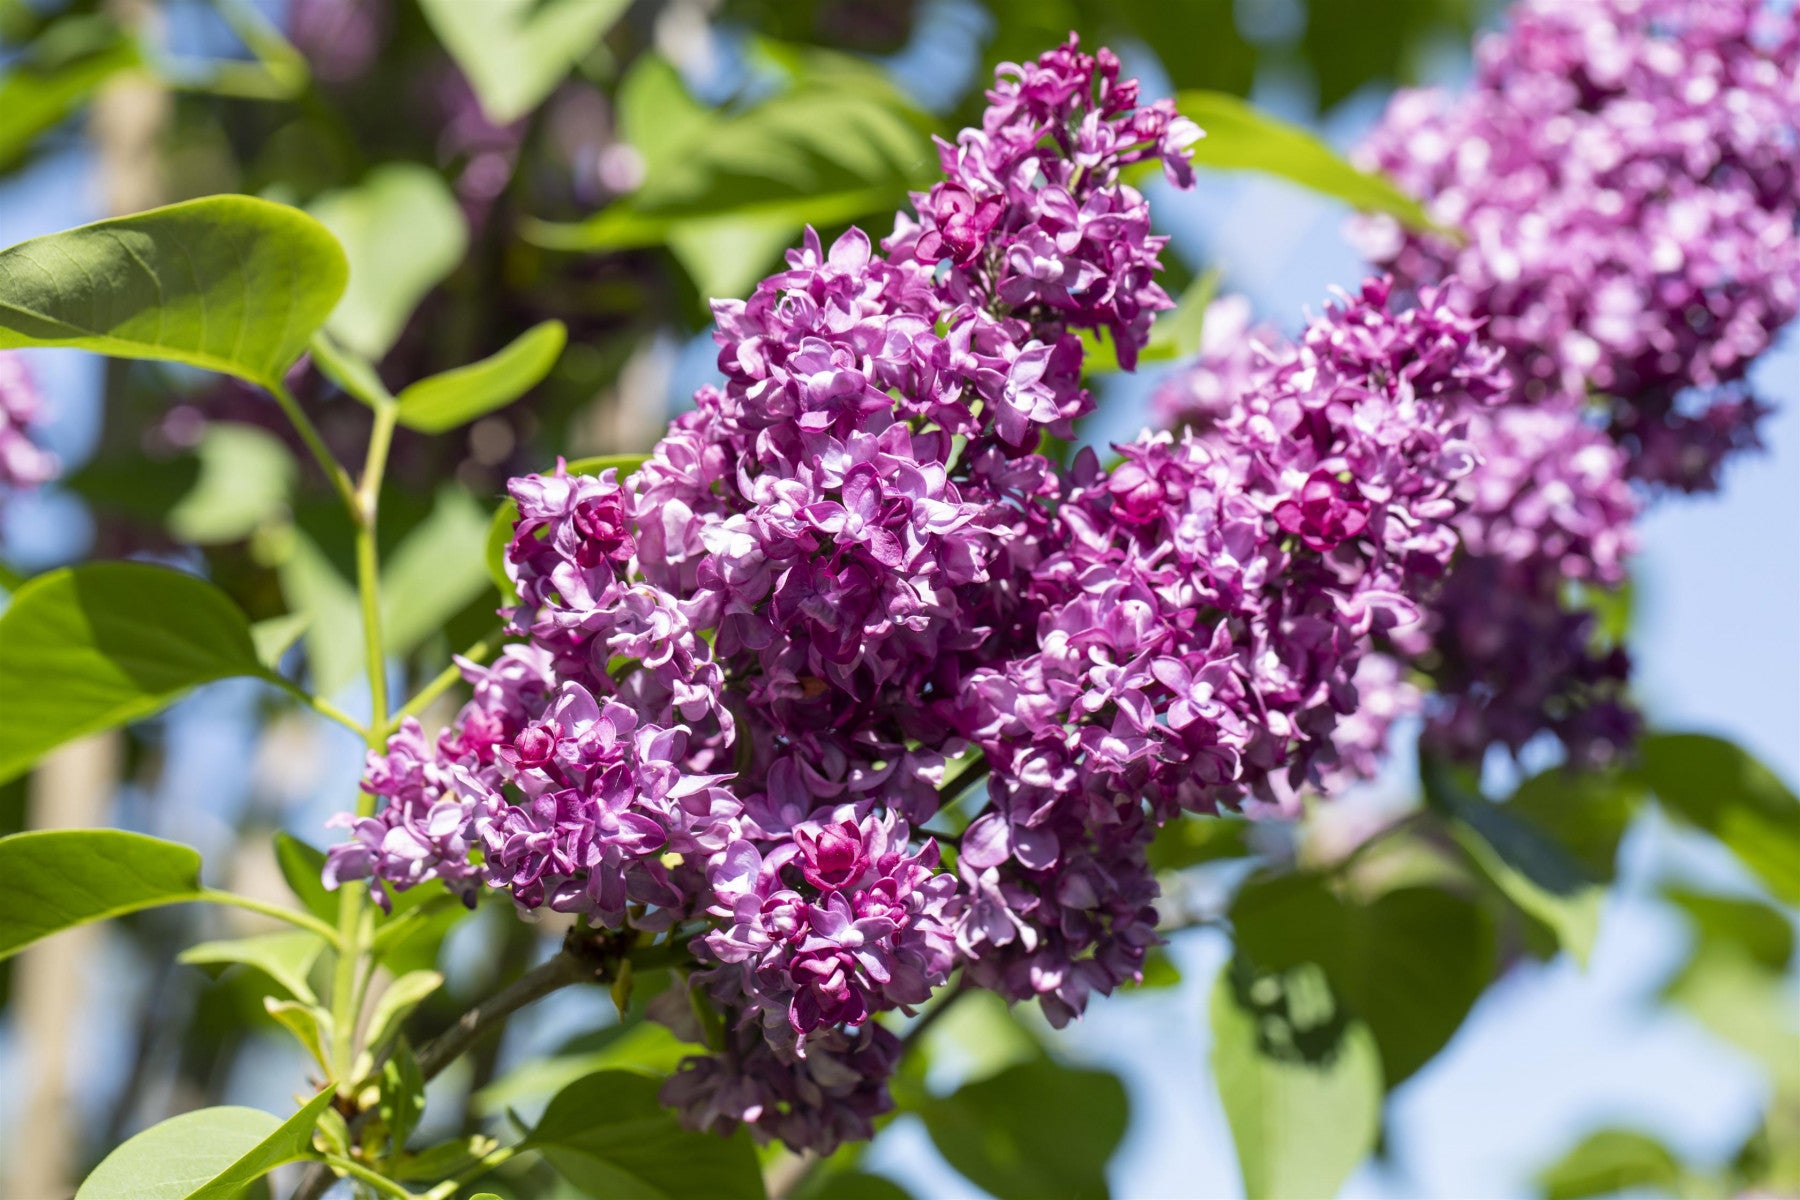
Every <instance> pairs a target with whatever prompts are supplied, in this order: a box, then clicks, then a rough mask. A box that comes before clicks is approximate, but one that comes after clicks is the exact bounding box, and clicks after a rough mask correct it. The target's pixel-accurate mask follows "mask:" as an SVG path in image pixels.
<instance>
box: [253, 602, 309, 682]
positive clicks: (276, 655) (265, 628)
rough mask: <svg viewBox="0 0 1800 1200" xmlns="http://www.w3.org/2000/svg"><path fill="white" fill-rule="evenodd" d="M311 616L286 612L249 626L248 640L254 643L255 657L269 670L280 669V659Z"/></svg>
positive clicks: (304, 628) (297, 639)
mask: <svg viewBox="0 0 1800 1200" xmlns="http://www.w3.org/2000/svg"><path fill="white" fill-rule="evenodd" d="M311 621H312V618H311V617H309V616H307V615H306V614H305V613H288V614H286V615H285V616H280V617H270V618H268V619H267V620H263V621H258V622H257V623H256V624H254V625H252V626H251V627H250V640H251V641H252V642H253V643H255V645H256V657H258V658H260V659H261V660H262V664H263V666H265V667H267V668H269V670H271V671H278V670H280V669H281V660H282V658H284V657H285V656H286V655H287V652H288V650H289V649H290V648H291V647H292V646H293V644H294V643H295V642H297V641H299V640H300V635H301V634H303V633H305V632H306V627H307V625H308V624H310V623H311Z"/></svg>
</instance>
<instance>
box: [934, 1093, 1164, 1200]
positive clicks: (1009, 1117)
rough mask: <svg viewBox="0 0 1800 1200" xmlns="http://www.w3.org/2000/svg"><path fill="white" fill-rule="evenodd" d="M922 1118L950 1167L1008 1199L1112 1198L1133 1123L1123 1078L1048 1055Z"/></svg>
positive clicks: (945, 1100) (937, 1103) (938, 1102)
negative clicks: (1115, 1162)
mask: <svg viewBox="0 0 1800 1200" xmlns="http://www.w3.org/2000/svg"><path fill="white" fill-rule="evenodd" d="M922 1115H923V1116H924V1118H925V1128H926V1129H928V1130H930V1131H931V1140H932V1141H933V1142H934V1143H936V1145H937V1148H938V1149H939V1150H940V1151H941V1152H942V1153H943V1155H944V1158H945V1159H946V1160H947V1161H948V1162H949V1163H950V1165H951V1166H953V1167H955V1168H956V1169H957V1170H958V1171H960V1172H962V1173H963V1174H964V1175H966V1176H968V1178H969V1179H970V1180H972V1181H973V1182H975V1183H976V1184H979V1185H980V1187H981V1188H982V1190H983V1191H986V1192H988V1193H990V1194H991V1195H994V1196H997V1197H999V1198H1000V1200H1029V1198H1030V1197H1037V1196H1069V1197H1104V1196H1106V1195H1107V1186H1106V1164H1107V1162H1108V1160H1110V1159H1111V1158H1112V1155H1113V1152H1114V1151H1115V1150H1117V1149H1118V1147H1119V1143H1120V1142H1121V1141H1122V1140H1123V1139H1124V1137H1125V1129H1126V1127H1127V1125H1128V1124H1129V1123H1130V1108H1129V1105H1128V1103H1127V1101H1126V1096H1125V1085H1124V1084H1122V1083H1120V1082H1119V1078H1118V1076H1116V1075H1114V1074H1112V1073H1111V1072H1110V1071H1094V1070H1085V1069H1079V1068H1075V1067H1065V1066H1062V1065H1061V1064H1060V1063H1056V1062H1053V1061H1051V1060H1050V1059H1048V1058H1034V1059H1032V1060H1030V1061H1027V1062H1023V1063H1020V1064H1018V1065H1017V1066H1013V1067H1008V1068H1007V1069H1006V1070H1004V1071H1001V1072H999V1073H998V1074H996V1075H991V1076H989V1077H988V1078H986V1079H980V1080H977V1081H975V1082H974V1083H970V1084H965V1085H964V1086H963V1087H961V1088H959V1089H957V1091H955V1092H954V1093H952V1094H951V1095H949V1096H944V1097H941V1098H938V1099H935V1100H932V1101H931V1102H930V1103H929V1104H927V1105H926V1107H925V1109H924V1112H923V1113H922Z"/></svg>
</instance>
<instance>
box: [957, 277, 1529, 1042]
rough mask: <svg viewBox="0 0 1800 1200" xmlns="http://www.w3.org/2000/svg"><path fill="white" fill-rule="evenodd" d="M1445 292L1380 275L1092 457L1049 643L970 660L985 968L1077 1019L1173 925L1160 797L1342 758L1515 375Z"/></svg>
mask: <svg viewBox="0 0 1800 1200" xmlns="http://www.w3.org/2000/svg"><path fill="white" fill-rule="evenodd" d="M1424 300H1425V303H1424V305H1422V306H1421V307H1419V308H1414V309H1410V310H1407V311H1405V312H1395V311H1393V309H1392V308H1391V307H1390V305H1389V301H1388V288H1387V285H1386V284H1385V283H1384V282H1381V281H1370V282H1369V283H1367V284H1365V285H1364V287H1363V290H1362V292H1361V293H1360V294H1359V295H1357V296H1355V297H1351V298H1349V299H1347V300H1346V301H1345V302H1344V303H1343V304H1341V305H1334V306H1331V307H1330V308H1328V309H1327V311H1326V314H1325V315H1324V316H1323V317H1321V318H1320V319H1319V320H1317V321H1315V322H1314V323H1313V324H1312V326H1311V327H1310V328H1309V329H1308V330H1307V331H1306V334H1305V336H1304V337H1303V338H1302V340H1301V341H1300V343H1299V344H1298V345H1296V346H1292V347H1288V348H1286V349H1284V350H1280V351H1278V352H1276V353H1275V354H1274V356H1273V357H1272V359H1271V363H1270V366H1269V368H1268V369H1267V370H1266V371H1265V372H1264V373H1263V375H1262V376H1261V377H1260V379H1259V381H1258V386H1257V387H1256V388H1254V389H1253V390H1252V391H1250V392H1249V393H1248V394H1246V395H1244V396H1241V397H1239V401H1238V404H1237V406H1236V407H1235V409H1234V410H1233V411H1232V412H1231V413H1230V415H1229V416H1227V417H1225V418H1224V419H1222V420H1221V421H1220V422H1219V423H1218V424H1217V425H1216V426H1215V427H1214V428H1213V429H1212V431H1211V432H1210V433H1208V434H1206V435H1199V434H1194V433H1191V432H1190V433H1188V434H1186V435H1184V436H1183V437H1182V438H1181V439H1180V440H1175V439H1173V438H1171V437H1170V436H1169V435H1167V434H1162V435H1157V436H1154V437H1146V438H1144V439H1142V440H1140V441H1138V442H1137V443H1134V444H1132V445H1128V446H1121V447H1118V451H1119V453H1120V454H1122V455H1123V461H1122V462H1121V463H1120V464H1119V465H1118V466H1117V467H1115V468H1113V469H1112V470H1111V471H1109V472H1103V471H1101V470H1100V468H1099V466H1098V463H1097V462H1096V461H1095V460H1094V459H1093V457H1092V455H1091V454H1088V455H1085V456H1084V457H1083V458H1082V459H1081V460H1079V461H1078V462H1077V464H1076V467H1075V470H1074V471H1073V473H1072V477H1071V479H1070V490H1069V492H1068V494H1067V496H1066V498H1065V499H1064V501H1063V503H1062V504H1061V506H1060V508H1059V510H1058V512H1057V515H1056V522H1055V525H1054V527H1053V530H1052V534H1051V536H1050V538H1049V539H1048V546H1047V549H1046V553H1045V554H1044V556H1043V558H1042V560H1041V561H1040V562H1038V563H1037V564H1036V565H1035V566H1034V568H1033V570H1032V572H1031V574H1030V576H1029V579H1028V580H1027V581H1026V582H1025V583H1024V585H1023V586H1024V587H1025V588H1026V589H1027V602H1028V605H1029V606H1030V608H1031V609H1032V610H1033V611H1035V613H1036V614H1037V615H1036V617H1035V622H1034V628H1033V629H1032V630H1031V631H1030V632H1029V634H1028V635H1027V636H1028V638H1029V641H1028V642H1027V644H1026V645H1025V646H1023V647H1022V648H1021V649H1020V651H1019V652H1018V653H1017V654H1016V655H1015V656H1014V657H1012V658H1010V659H1009V660H1007V661H1005V662H1002V663H998V664H995V665H993V666H985V667H982V668H980V669H978V670H977V671H975V672H974V673H973V674H972V675H971V676H970V678H969V686H968V700H967V702H966V705H965V711H964V712H963V714H962V717H963V720H964V722H965V725H964V728H965V731H966V733H967V735H968V736H969V738H970V739H971V740H972V741H973V742H975V743H976V744H977V745H979V746H980V747H981V748H982V750H983V751H984V753H985V754H986V756H987V759H988V762H989V764H990V766H991V768H992V778H991V779H990V783H989V792H990V797H991V800H992V804H991V807H990V809H989V811H988V812H987V813H985V814H983V815H982V816H981V817H980V818H979V819H977V820H976V822H975V823H974V824H973V825H972V826H971V827H970V828H969V830H968V832H967V833H965V834H964V836H963V845H962V857H961V868H962V871H963V874H964V876H965V880H966V882H967V883H968V884H969V886H970V887H971V888H972V889H974V890H975V891H976V892H977V896H976V898H975V899H974V900H973V901H972V903H971V904H970V906H969V908H968V909H967V915H966V916H965V918H964V932H963V935H962V940H963V945H964V949H965V952H966V953H968V954H969V955H970V956H971V958H973V959H974V960H975V961H976V962H977V963H978V964H979V968H978V969H977V970H975V971H973V972H972V975H973V977H974V978H977V979H979V980H980V981H981V982H983V983H984V984H986V985H987V986H990V987H994V988H996V989H997V990H1000V991H1001V992H1002V993H1003V994H1006V995H1008V996H1009V997H1011V998H1014V999H1020V998H1024V997H1026V996H1029V995H1032V994H1037V995H1040V996H1042V997H1043V998H1044V1001H1045V1005H1044V1006H1045V1011H1046V1013H1047V1014H1048V1015H1050V1017H1051V1019H1052V1020H1054V1021H1058V1022H1059V1023H1060V1021H1062V1020H1066V1019H1067V1018H1068V1017H1069V1016H1071V1015H1073V1014H1074V1013H1076V1012H1079V1011H1080V1009H1081V1006H1082V1004H1083V1003H1084V1002H1085V999H1086V996H1087V993H1088V992H1089V991H1099V992H1102V993H1105V992H1109V991H1111V990H1112V988H1113V987H1114V986H1116V985H1117V984H1118V983H1120V982H1122V981H1123V980H1124V979H1127V978H1130V977H1131V976H1133V975H1135V974H1136V972H1137V970H1138V968H1139V966H1141V964H1142V961H1143V954H1144V951H1145V949H1146V948H1147V947H1148V945H1149V944H1151V943H1152V942H1153V941H1154V940H1155V939H1154V934H1153V932H1152V929H1153V926H1154V912H1153V911H1151V910H1150V909H1149V907H1148V904H1149V900H1150V899H1151V898H1152V897H1154V895H1155V888H1154V885H1153V884H1152V883H1151V881H1150V879H1149V875H1148V870H1147V868H1145V867H1144V865H1143V846H1144V844H1145V843H1146V842H1147V841H1148V830H1147V828H1146V810H1145V809H1144V807H1143V806H1144V805H1146V804H1147V805H1148V809H1147V812H1148V816H1149V818H1150V820H1151V821H1160V820H1163V819H1166V818H1168V817H1169V816H1172V815H1174V814H1175V813H1176V812H1178V811H1180V810H1182V809H1186V810H1189V811H1194V812H1202V813H1205V812H1216V811H1218V810H1219V809H1221V808H1237V807H1240V806H1241V805H1243V804H1244V803H1245V801H1246V800H1248V801H1250V802H1251V803H1252V804H1253V805H1254V804H1262V805H1274V806H1279V805H1281V804H1282V803H1283V801H1284V799H1285V798H1287V797H1288V796H1289V795H1291V788H1292V787H1293V786H1295V785H1297V784H1299V783H1300V782H1302V781H1306V780H1312V781H1314V782H1316V781H1317V779H1318V778H1319V777H1320V772H1322V771H1324V770H1326V769H1327V768H1329V767H1331V766H1332V765H1333V762H1334V753H1335V751H1334V745H1333V739H1332V735H1333V731H1334V727H1335V726H1336V724H1337V722H1338V721H1339V720H1340V718H1341V717H1343V716H1344V715H1345V714H1348V713H1350V712H1352V711H1354V710H1355V708H1356V704H1357V690H1356V684H1355V673H1356V668H1357V663H1358V659H1359V658H1360V657H1361V655H1362V654H1363V652H1364V649H1365V648H1366V647H1367V645H1368V644H1369V642H1370V639H1371V638H1372V637H1375V636H1377V635H1381V634H1385V633H1387V632H1388V631H1390V630H1392V629H1394V628H1396V627H1399V626H1404V625H1409V624H1411V623H1414V622H1416V621H1417V620H1418V619H1419V616H1420V611H1419V609H1418V607H1417V605H1416V604H1415V603H1414V601H1413V600H1412V599H1411V597H1412V596H1414V595H1417V594H1419V593H1420V592H1421V591H1422V590H1424V588H1425V587H1426V585H1427V584H1428V583H1429V582H1430V581H1433V580H1435V579H1436V578H1437V577H1438V576H1439V575H1440V574H1441V573H1442V571H1443V570H1444V568H1445V567H1446V566H1447V565H1448V563H1449V561H1450V558H1451V555H1452V554H1453V553H1454V551H1455V549H1456V544H1457V540H1456V534H1455V526H1454V521H1455V520H1456V518H1457V516H1458V514H1459V513H1460V512H1461V511H1462V509H1463V507H1464V506H1465V504H1466V500H1465V499H1464V498H1463V481H1464V479H1465V477H1466V476H1467V475H1468V473H1469V472H1470V470H1471V469H1472V467H1473V465H1474V461H1475V459H1474V453H1473V451H1472V449H1471V447H1470V446H1469V445H1468V443H1467V442H1466V441H1465V440H1464V439H1463V430H1464V426H1465V424H1466V420H1467V418H1466V415H1465V414H1466V413H1467V411H1469V410H1470V409H1471V408H1476V407H1479V406H1481V405H1484V404H1486V403H1488V402H1491V401H1492V399H1493V398H1494V397H1495V396H1497V395H1499V394H1500V393H1501V392H1503V391H1504V389H1505V388H1506V386H1507V383H1508V381H1507V379H1506V377H1505V375H1504V373H1503V372H1501V371H1500V370H1499V368H1498V366H1497V359H1498V354H1497V352H1496V351H1493V350H1491V349H1489V348H1487V347H1485V346H1483V345H1482V344H1481V343H1480V342H1478V341H1477V340H1476V338H1475V336H1474V330H1475V323H1474V322H1472V321H1470V320H1468V319H1466V318H1462V317H1459V316H1457V315H1456V314H1455V313H1453V312H1451V311H1450V310H1449V309H1448V308H1447V307H1444V306H1441V305H1437V304H1434V303H1433V300H1434V297H1432V296H1431V295H1430V294H1427V295H1426V296H1425V297H1424ZM1203 614H1204V615H1203Z"/></svg>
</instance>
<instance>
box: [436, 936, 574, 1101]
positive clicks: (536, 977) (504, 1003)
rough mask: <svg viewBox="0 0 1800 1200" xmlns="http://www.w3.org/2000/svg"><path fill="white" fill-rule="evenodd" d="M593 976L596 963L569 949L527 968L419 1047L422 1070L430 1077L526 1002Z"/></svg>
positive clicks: (540, 998)
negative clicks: (583, 958) (584, 959)
mask: <svg viewBox="0 0 1800 1200" xmlns="http://www.w3.org/2000/svg"><path fill="white" fill-rule="evenodd" d="M593 978H594V966H593V964H592V963H588V962H584V961H583V960H582V959H581V958H580V957H579V956H577V955H575V954H574V953H572V952H570V951H569V950H567V949H564V950H558V951H557V952H556V953H555V954H554V955H552V956H551V957H550V958H549V959H547V960H545V961H544V962H542V963H540V964H539V965H537V966H536V967H533V968H532V969H531V970H529V971H527V972H526V973H525V974H523V975H521V976H519V978H517V979H515V980H513V981H512V983H510V984H508V985H507V986H506V987H505V988H503V989H501V990H500V991H498V992H496V993H494V994H493V995H492V996H489V997H488V998H487V999H486V1000H483V1001H482V1002H481V1003H480V1004H477V1005H476V1006H475V1007H474V1008H471V1009H470V1010H469V1011H468V1012H466V1013H464V1014H463V1015H462V1016H460V1017H458V1018H457V1020H456V1024H454V1025H452V1026H451V1027H450V1028H449V1029H446V1030H445V1031H444V1032H443V1033H441V1034H439V1035H438V1036H437V1037H435V1038H433V1039H432V1040H431V1041H429V1042H427V1043H425V1045H424V1047H423V1048H421V1049H420V1050H419V1054H418V1061H419V1074H421V1075H423V1076H424V1077H425V1078H426V1079H431V1078H432V1077H433V1076H435V1075H437V1074H438V1073H439V1072H440V1071H442V1070H443V1069H444V1068H445V1067H448V1066H449V1065H450V1064H451V1063H453V1062H455V1061H456V1060H457V1059H458V1058H460V1057H462V1055H463V1053H464V1052H465V1051H467V1050H468V1049H469V1047H471V1046H473V1045H474V1044H475V1043H476V1042H478V1041H480V1040H481V1039H482V1038H483V1037H485V1036H486V1035H487V1034H489V1033H491V1032H492V1031H493V1030H494V1029H496V1028H498V1027H499V1025H500V1024H501V1023H502V1022H503V1021H505V1020H506V1018H507V1017H510V1016H511V1015H512V1014H513V1013H515V1012H517V1011H518V1010H519V1009H521V1008H524V1007H525V1006H526V1005H527V1004H531V1003H533V1002H535V1001H538V1000H542V999H543V998H544V997H545V996H548V995H549V994H550V993H552V992H557V991H561V990H562V989H563V988H566V987H568V986H569V985H570V984H572V983H580V982H581V981H582V980H584V979H593Z"/></svg>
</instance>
